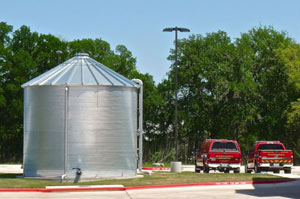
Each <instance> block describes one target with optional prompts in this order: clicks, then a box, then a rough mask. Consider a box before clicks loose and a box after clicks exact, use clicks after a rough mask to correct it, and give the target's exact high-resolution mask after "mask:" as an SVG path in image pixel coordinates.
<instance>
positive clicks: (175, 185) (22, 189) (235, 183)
mask: <svg viewBox="0 0 300 199" xmlns="http://www.w3.org/2000/svg"><path fill="white" fill-rule="evenodd" d="M292 181H296V180H288V181H287V180H276V181H256V182H253V181H238V182H205V183H191V184H172V185H152V186H136V187H78V188H60V189H59V188H49V189H46V188H0V192H64V191H126V190H138V189H159V188H177V187H194V186H214V185H246V184H278V183H283V182H292Z"/></svg>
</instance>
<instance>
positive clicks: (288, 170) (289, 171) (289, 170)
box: [284, 168, 292, 174]
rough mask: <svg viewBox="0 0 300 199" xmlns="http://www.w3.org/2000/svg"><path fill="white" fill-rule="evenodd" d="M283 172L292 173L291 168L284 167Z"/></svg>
mask: <svg viewBox="0 0 300 199" xmlns="http://www.w3.org/2000/svg"><path fill="white" fill-rule="evenodd" d="M284 173H287V174H291V173H292V168H287V169H284Z"/></svg>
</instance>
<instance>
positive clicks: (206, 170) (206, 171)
mask: <svg viewBox="0 0 300 199" xmlns="http://www.w3.org/2000/svg"><path fill="white" fill-rule="evenodd" d="M203 172H204V173H209V168H208V167H206V166H205V165H204V166H203Z"/></svg>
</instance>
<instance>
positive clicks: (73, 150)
mask: <svg viewBox="0 0 300 199" xmlns="http://www.w3.org/2000/svg"><path fill="white" fill-rule="evenodd" d="M22 87H24V163H23V164H24V176H25V177H58V176H61V175H63V174H67V176H68V177H74V176H75V171H74V170H73V168H81V169H82V172H83V174H82V178H97V177H131V176H135V175H136V152H137V144H136V143H137V142H136V136H137V90H138V85H137V84H135V83H134V82H133V81H130V80H128V79H126V78H125V77H123V76H122V75H120V74H118V73H116V72H114V71H112V70H110V69H109V68H107V67H105V66H104V65H102V64H100V63H98V62H96V61H95V60H93V59H92V58H90V57H89V56H88V54H84V53H79V54H76V55H75V57H73V58H71V59H70V60H68V61H66V62H64V63H63V64H60V65H58V66H57V67H55V68H53V69H52V70H50V71H48V72H46V73H44V74H42V75H40V76H38V77H36V78H34V79H32V80H31V81H29V82H27V83H25V84H23V85H22Z"/></svg>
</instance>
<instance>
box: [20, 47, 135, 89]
mask: <svg viewBox="0 0 300 199" xmlns="http://www.w3.org/2000/svg"><path fill="white" fill-rule="evenodd" d="M44 85H54V86H55V85H57V86H58V85H70V86H71V85H72V86H75V85H105V86H129V87H137V84H135V83H134V82H133V81H131V80H129V79H127V78H125V77H124V76H122V75H120V74H118V73H116V72H115V71H113V70H111V69H109V68H108V67H106V66H104V65H103V64H100V63H99V62H97V61H95V60H94V59H92V58H90V57H89V55H88V54H87V53H77V54H75V56H74V57H73V58H71V59H69V60H67V61H66V62H64V63H62V64H60V65H58V66H56V67H54V68H52V69H51V70H49V71H47V72H45V73H43V74H41V75H40V76H38V77H36V78H34V79H32V80H30V81H29V82H26V83H25V84H23V85H22V87H27V86H44Z"/></svg>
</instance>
